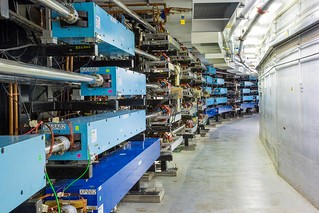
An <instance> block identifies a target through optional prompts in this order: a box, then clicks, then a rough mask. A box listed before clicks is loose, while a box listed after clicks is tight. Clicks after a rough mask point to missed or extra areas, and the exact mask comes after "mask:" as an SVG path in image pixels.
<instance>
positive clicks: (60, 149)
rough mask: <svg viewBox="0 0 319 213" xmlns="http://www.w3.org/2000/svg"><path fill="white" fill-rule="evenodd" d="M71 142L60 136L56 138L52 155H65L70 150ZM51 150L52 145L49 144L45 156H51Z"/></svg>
mask: <svg viewBox="0 0 319 213" xmlns="http://www.w3.org/2000/svg"><path fill="white" fill-rule="evenodd" d="M70 145H71V143H70V140H69V139H68V138H67V137H64V136H58V137H55V138H54V144H53V146H52V151H51V153H52V154H63V153H64V152H66V151H68V149H70ZM50 149H51V144H50V143H48V144H46V146H45V154H49V153H50Z"/></svg>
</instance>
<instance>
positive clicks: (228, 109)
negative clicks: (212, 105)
mask: <svg viewBox="0 0 319 213" xmlns="http://www.w3.org/2000/svg"><path fill="white" fill-rule="evenodd" d="M231 111H233V107H232V106H220V107H218V114H223V113H226V112H231Z"/></svg>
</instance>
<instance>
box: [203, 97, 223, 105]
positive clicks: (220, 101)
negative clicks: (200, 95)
mask: <svg viewBox="0 0 319 213" xmlns="http://www.w3.org/2000/svg"><path fill="white" fill-rule="evenodd" d="M225 103H227V98H226V97H219V98H207V99H206V105H207V106H211V105H218V104H225Z"/></svg>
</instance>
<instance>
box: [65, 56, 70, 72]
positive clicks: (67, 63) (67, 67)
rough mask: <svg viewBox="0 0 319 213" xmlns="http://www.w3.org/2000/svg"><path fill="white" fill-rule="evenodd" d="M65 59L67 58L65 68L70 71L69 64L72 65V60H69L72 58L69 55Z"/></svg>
mask: <svg viewBox="0 0 319 213" xmlns="http://www.w3.org/2000/svg"><path fill="white" fill-rule="evenodd" d="M65 60H66V64H65V70H66V71H69V66H70V64H69V62H70V61H69V60H70V57H69V56H67V57H66V59H65Z"/></svg>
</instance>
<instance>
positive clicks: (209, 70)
mask: <svg viewBox="0 0 319 213" xmlns="http://www.w3.org/2000/svg"><path fill="white" fill-rule="evenodd" d="M205 74H208V75H216V69H215V68H214V67H212V66H207V70H206V72H205Z"/></svg>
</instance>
